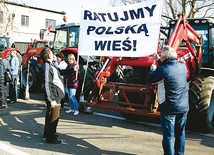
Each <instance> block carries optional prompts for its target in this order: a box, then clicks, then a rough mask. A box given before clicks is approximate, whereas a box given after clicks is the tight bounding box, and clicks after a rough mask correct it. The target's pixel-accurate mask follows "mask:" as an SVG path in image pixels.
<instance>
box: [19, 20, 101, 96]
mask: <svg viewBox="0 0 214 155" xmlns="http://www.w3.org/2000/svg"><path fill="white" fill-rule="evenodd" d="M79 27H80V26H79V24H77V23H68V24H61V25H57V26H56V27H55V30H50V33H54V39H53V42H51V44H50V43H49V42H48V41H47V40H45V39H44V33H45V32H46V29H42V30H40V38H41V40H35V41H34V42H33V44H30V45H29V47H28V49H27V51H26V52H25V53H24V54H23V62H22V76H21V83H22V85H21V86H22V87H23V89H22V90H23V91H24V90H25V87H26V85H27V86H28V87H29V91H30V92H37V91H39V90H41V87H42V76H41V73H42V72H41V71H42V68H41V67H42V65H41V64H42V60H41V58H40V57H39V54H40V52H41V50H42V48H43V47H45V46H49V47H50V48H52V50H53V51H54V52H55V53H58V52H62V53H63V54H64V55H65V59H66V57H67V55H68V54H70V53H72V54H74V55H75V56H76V59H77V53H78V41H79ZM78 59H79V60H78V61H79V66H80V69H81V73H82V74H81V75H82V76H83V74H84V71H85V65H86V63H87V61H88V62H89V63H88V64H89V67H88V69H87V73H88V74H87V77H86V78H87V79H88V78H90V79H91V80H92V79H93V76H94V73H95V71H94V67H95V66H96V64H97V60H96V59H95V58H94V57H91V56H90V57H89V58H87V57H81V56H80V57H79V58H78ZM27 75H28V76H27ZM91 80H90V81H91ZM86 86H87V88H89V89H88V90H90V89H92V86H91V82H88V83H87V84H86ZM80 88H81V87H80ZM79 94H80V90H79V91H78V93H77V95H78V96H79ZM86 94H88V93H86Z"/></svg>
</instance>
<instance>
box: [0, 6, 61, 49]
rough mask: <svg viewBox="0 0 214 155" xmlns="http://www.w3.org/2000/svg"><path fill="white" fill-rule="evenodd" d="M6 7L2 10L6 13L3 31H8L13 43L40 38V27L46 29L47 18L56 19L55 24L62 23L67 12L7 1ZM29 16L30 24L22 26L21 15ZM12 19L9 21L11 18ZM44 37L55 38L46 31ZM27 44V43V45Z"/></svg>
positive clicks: (2, 25) (27, 41)
mask: <svg viewBox="0 0 214 155" xmlns="http://www.w3.org/2000/svg"><path fill="white" fill-rule="evenodd" d="M5 4H6V7H3V8H2V9H1V10H2V12H3V14H4V16H3V18H4V20H3V21H4V22H3V24H0V25H1V29H2V33H4V32H7V33H8V34H9V36H10V38H11V43H13V42H14V43H16V42H17V43H19V46H20V45H21V43H22V42H23V43H24V44H26V43H30V42H31V41H33V40H34V39H39V33H40V29H46V25H45V23H46V19H49V20H55V24H56V25H58V24H62V23H63V22H64V21H63V16H64V15H65V12H57V11H53V10H47V9H43V8H36V7H30V6H23V5H21V4H17V3H12V2H7V3H6V2H5ZM22 15H25V16H28V17H29V26H28V27H27V26H21V16H22ZM8 19H9V20H10V21H9V20H8ZM44 39H48V40H50V41H52V40H53V34H51V33H50V34H47V33H45V36H44ZM25 46H26V45H25Z"/></svg>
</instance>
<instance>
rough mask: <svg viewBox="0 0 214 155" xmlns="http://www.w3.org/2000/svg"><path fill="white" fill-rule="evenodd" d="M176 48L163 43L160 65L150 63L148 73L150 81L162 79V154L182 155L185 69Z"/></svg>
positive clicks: (185, 100) (184, 120)
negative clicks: (163, 90) (163, 95)
mask: <svg viewBox="0 0 214 155" xmlns="http://www.w3.org/2000/svg"><path fill="white" fill-rule="evenodd" d="M176 58H177V53H176V51H175V50H174V49H173V48H171V47H169V46H165V47H163V48H162V51H161V58H160V59H161V62H162V63H161V65H160V66H158V67H156V65H155V64H152V66H151V68H150V71H149V73H148V75H147V80H148V82H150V83H157V82H159V81H162V80H163V85H164V88H165V92H164V93H165V99H164V100H163V101H162V103H159V110H160V122H161V128H162V134H163V139H162V146H163V150H164V155H183V154H184V151H185V127H186V121H187V113H188V111H189V102H188V83H187V69H186V66H185V63H184V62H182V61H178V60H177V59H176Z"/></svg>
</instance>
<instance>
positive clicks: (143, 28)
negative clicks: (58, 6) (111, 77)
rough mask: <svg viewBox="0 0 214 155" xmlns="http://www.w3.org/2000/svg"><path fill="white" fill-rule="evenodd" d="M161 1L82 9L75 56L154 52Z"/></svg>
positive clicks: (127, 55)
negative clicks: (76, 54)
mask: <svg viewBox="0 0 214 155" xmlns="http://www.w3.org/2000/svg"><path fill="white" fill-rule="evenodd" d="M161 12H162V0H153V1H143V2H141V3H136V4H133V5H127V6H122V7H111V8H91V7H86V6H84V7H83V8H82V12H81V13H82V15H81V20H80V41H79V50H78V54H79V55H95V56H120V57H140V56H148V55H150V54H152V53H156V52H157V45H158V37H159V30H160V19H161Z"/></svg>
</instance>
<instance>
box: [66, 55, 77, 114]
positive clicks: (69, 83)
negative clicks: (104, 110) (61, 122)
mask: <svg viewBox="0 0 214 155" xmlns="http://www.w3.org/2000/svg"><path fill="white" fill-rule="evenodd" d="M67 59H68V66H67V68H66V70H71V69H73V72H70V73H69V74H67V75H65V76H64V82H65V88H66V92H67V93H68V97H69V105H70V109H69V110H67V111H65V112H66V113H73V115H75V116H76V115H78V114H79V103H78V102H77V99H76V90H77V88H78V81H77V76H78V75H79V67H78V64H77V62H76V59H75V56H74V55H73V54H69V55H68V58H67Z"/></svg>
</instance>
